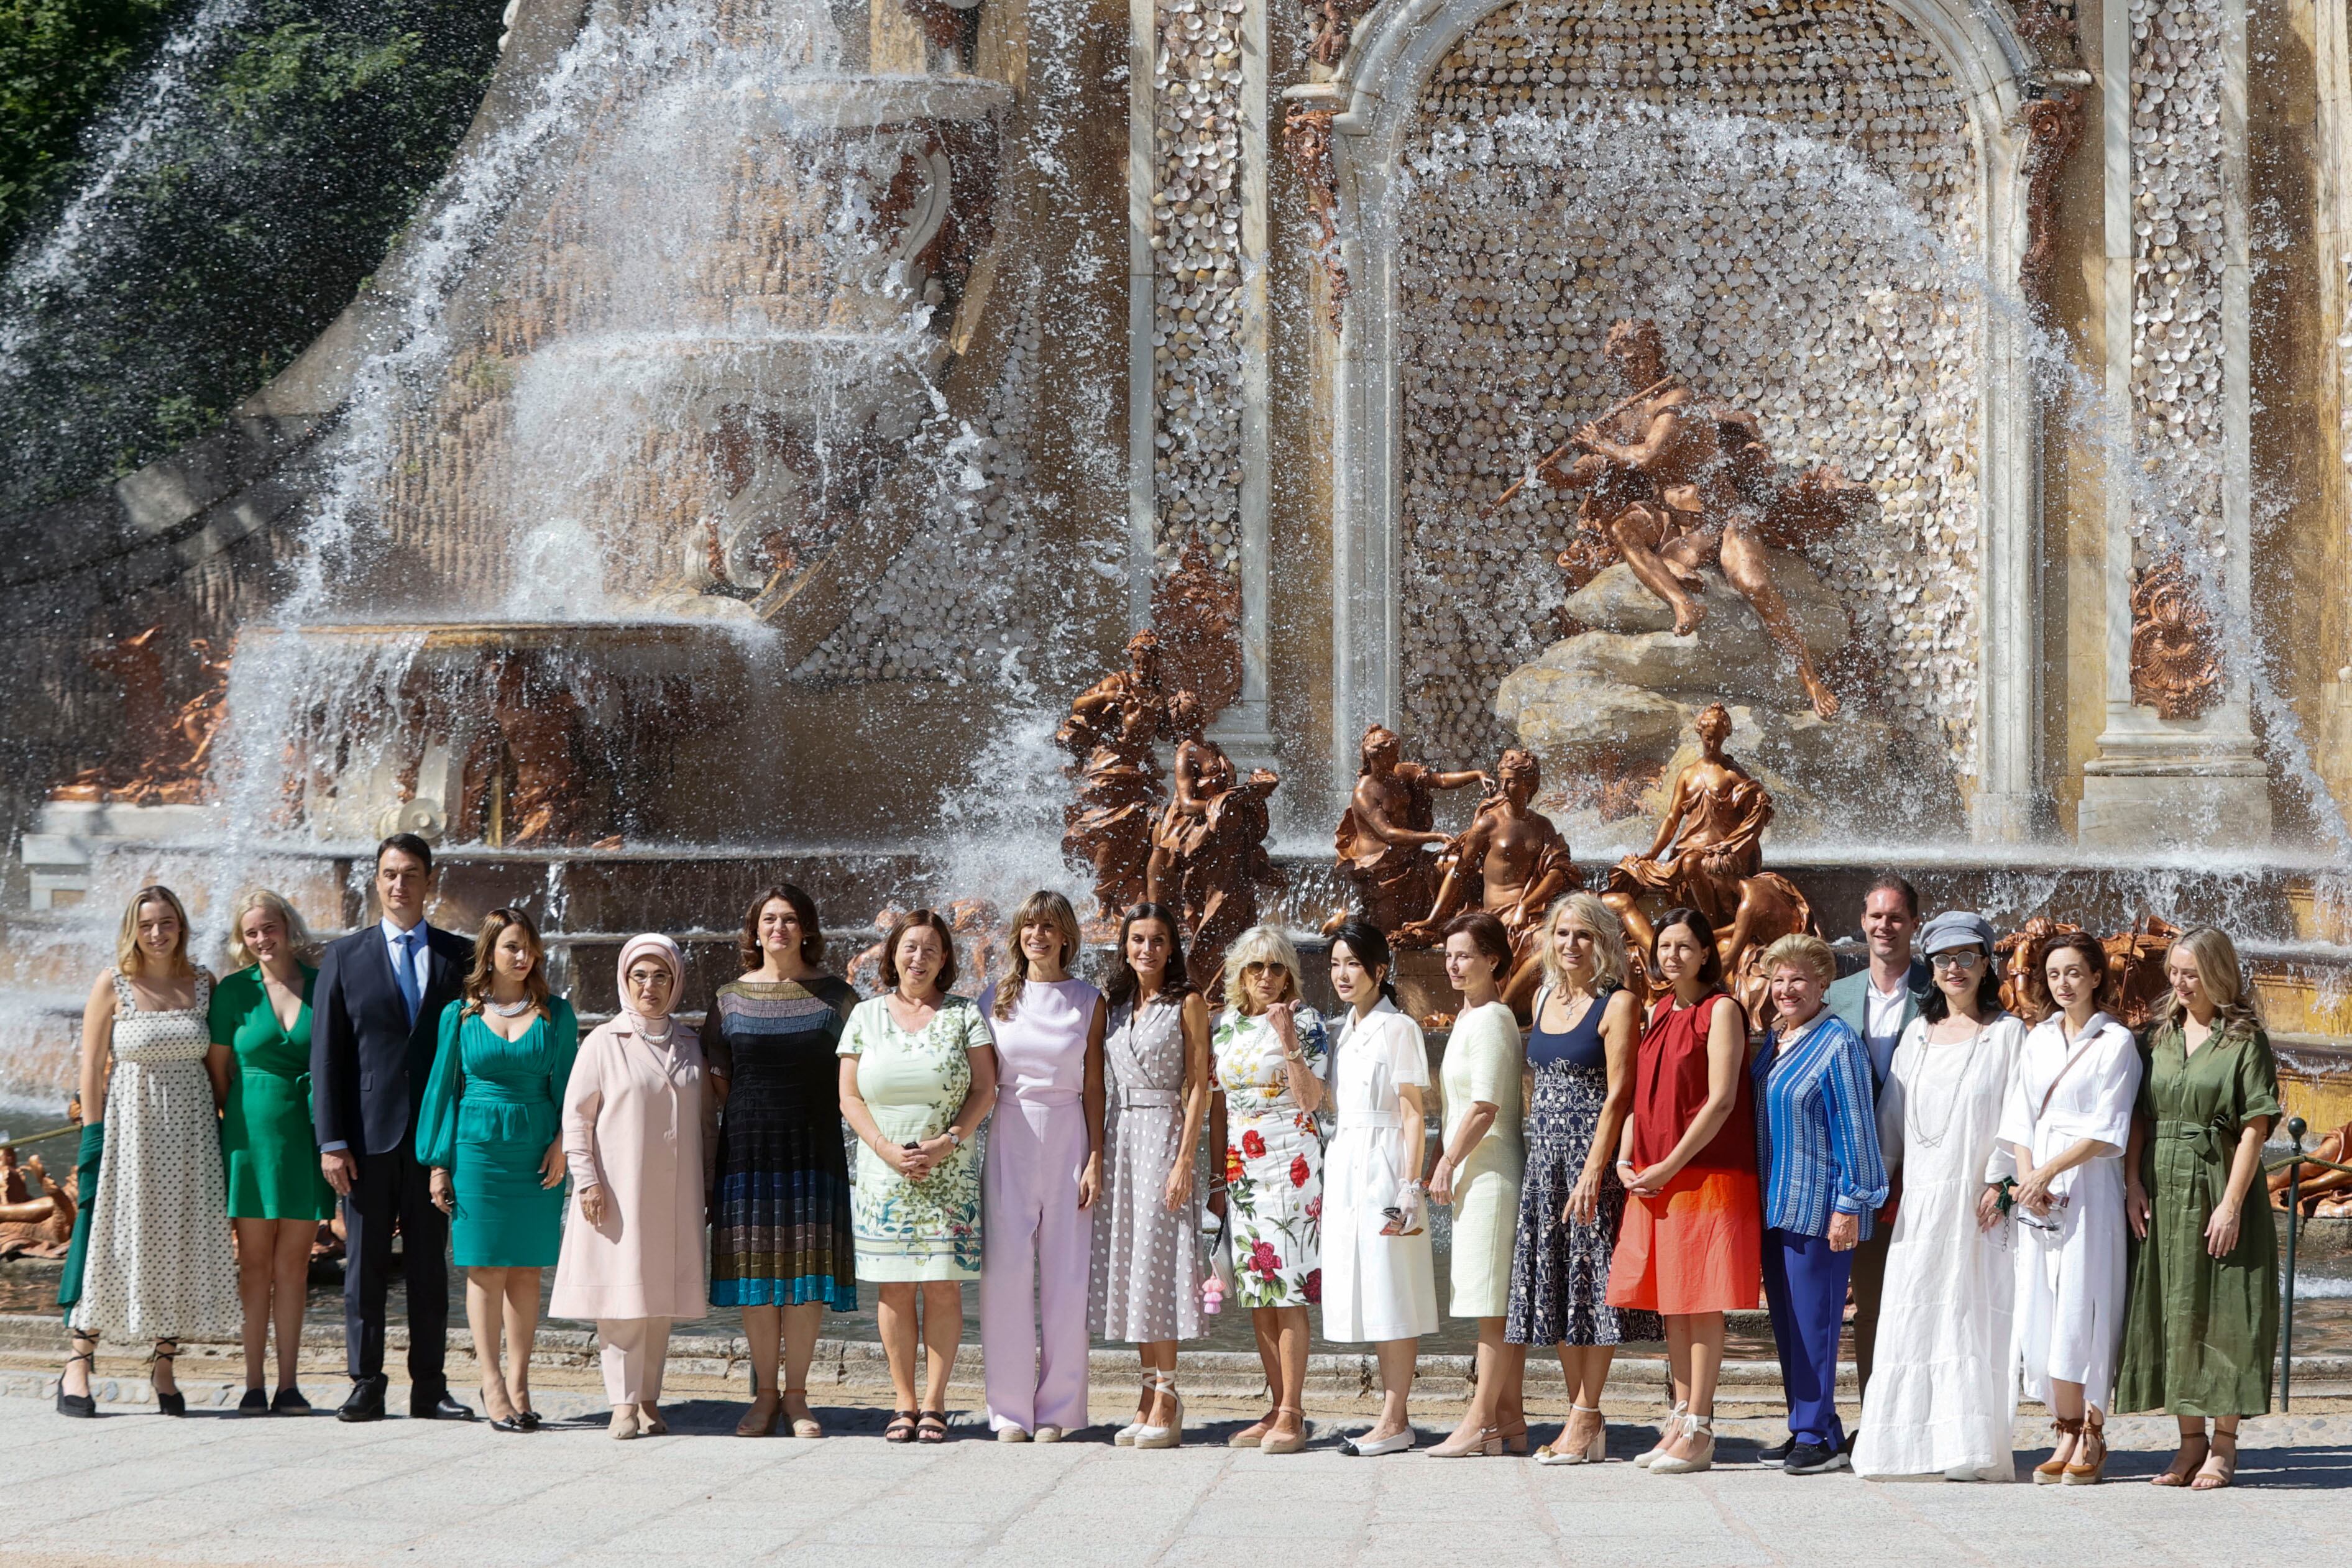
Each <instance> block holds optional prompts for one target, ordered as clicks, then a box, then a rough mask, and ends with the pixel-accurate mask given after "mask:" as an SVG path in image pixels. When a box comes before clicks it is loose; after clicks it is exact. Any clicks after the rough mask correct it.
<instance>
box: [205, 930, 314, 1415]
mask: <svg viewBox="0 0 2352 1568" xmlns="http://www.w3.org/2000/svg"><path fill="white" fill-rule="evenodd" d="M228 956H229V962H230V964H231V965H232V966H233V967H235V969H236V973H234V974H232V975H230V976H229V977H227V978H226V979H224V980H222V981H221V983H220V984H219V985H218V986H216V987H215V988H214V990H213V999H212V1008H211V1011H210V1014H209V1017H210V1019H211V1025H212V1040H213V1044H214V1045H215V1046H218V1047H221V1048H223V1049H225V1050H226V1051H228V1053H229V1056H230V1058H231V1061H232V1062H233V1064H234V1065H233V1066H232V1067H231V1069H230V1075H229V1088H228V1098H227V1100H226V1102H225V1103H223V1105H222V1107H221V1156H222V1163H223V1165H224V1166H226V1171H227V1176H228V1216H229V1223H230V1224H231V1225H232V1226H234V1227H235V1228H236V1293H237V1298H238V1300H239V1301H241V1302H242V1303H243V1305H244V1308H245V1398H244V1400H243V1401H242V1402H240V1403H239V1404H238V1406H237V1407H236V1413H237V1414H238V1415H240V1416H268V1415H272V1414H275V1415H280V1416H299V1415H302V1414H304V1413H305V1412H307V1411H308V1410H309V1409H310V1402H309V1401H308V1400H306V1399H304V1398H303V1397H302V1391H301V1390H300V1389H299V1388H298V1387H296V1386H295V1372H296V1367H297V1366H298V1364H299V1361H300V1357H301V1353H302V1304H303V1298H304V1296H305V1295H306V1294H307V1293H308V1291H309V1288H310V1247H311V1244H312V1243H313V1242H314V1241H316V1240H317V1239H318V1235H319V1221H320V1220H322V1219H327V1218H332V1217H333V1215H334V1212H335V1192H334V1189H333V1188H332V1187H331V1186H328V1185H327V1178H326V1177H325V1176H321V1175H320V1173H319V1146H318V1143H317V1141H316V1139H315V1137H314V1135H313V1134H312V1133H311V1131H310V983H311V982H312V981H313V980H316V979H317V978H318V977H319V971H318V970H317V969H316V968H315V967H312V966H311V965H310V963H308V962H306V961H305V960H307V959H311V958H315V957H317V956H318V945H317V944H316V943H314V942H313V941H312V940H311V939H310V930H309V928H308V927H306V926H305V925H303V924H302V917H301V916H300V915H297V914H295V913H294V909H293V906H292V905H291V904H288V903H287V902H286V900H285V899H283V898H281V897H279V896H278V894H274V893H271V892H269V891H268V889H266V888H257V889H255V890H254V891H253V892H250V893H248V894H246V895H245V896H244V897H242V898H240V899H238V900H237V904H236V911H235V913H234V914H233V915H231V916H230V919H229V939H228ZM273 1323H274V1324H275V1325H276V1326H277V1329H278V1396H277V1397H276V1398H275V1399H272V1398H270V1397H269V1396H268V1395H267V1394H265V1393H264V1392H263V1391H262V1386H261V1382H262V1362H263V1359H264V1356H265V1354H266V1353H267V1351H268V1336H269V1330H270V1327H271V1325H272V1324H273Z"/></svg>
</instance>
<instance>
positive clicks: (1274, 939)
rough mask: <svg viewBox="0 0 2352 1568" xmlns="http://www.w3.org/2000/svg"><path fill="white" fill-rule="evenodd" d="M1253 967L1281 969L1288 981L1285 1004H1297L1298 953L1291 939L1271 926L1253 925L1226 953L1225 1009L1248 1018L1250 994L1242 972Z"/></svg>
mask: <svg viewBox="0 0 2352 1568" xmlns="http://www.w3.org/2000/svg"><path fill="white" fill-rule="evenodd" d="M1252 964H1265V965H1268V966H1271V967H1276V968H1278V969H1280V970H1281V971H1282V972H1283V973H1284V974H1285V975H1286V976H1288V977H1289V978H1288V979H1287V980H1286V982H1285V983H1284V985H1283V988H1282V997H1281V999H1282V1000H1283V1001H1286V1002H1287V1001H1295V1000H1297V997H1298V949H1297V948H1296V947H1294V946H1291V945H1290V938H1289V937H1287V936H1284V935H1283V934H1282V933H1281V932H1279V931H1277V930H1276V929H1275V928H1274V927H1273V926H1271V925H1253V926H1251V927H1250V928H1249V929H1248V930H1246V931H1244V932H1243V933H1242V934H1241V935H1240V936H1236V937H1234V945H1233V946H1230V947H1228V948H1226V949H1225V1005H1226V1006H1227V1007H1230V1008H1232V1009H1234V1010H1235V1011H1236V1012H1239V1013H1240V1014H1242V1015H1243V1016H1244V1017H1245V1018H1246V1017H1248V1016H1249V991H1248V989H1247V988H1245V987H1244V986H1243V984H1242V971H1243V970H1244V969H1246V968H1248V967H1250V966H1251V965H1252Z"/></svg>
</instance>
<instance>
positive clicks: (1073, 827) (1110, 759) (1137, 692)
mask: <svg viewBox="0 0 2352 1568" xmlns="http://www.w3.org/2000/svg"><path fill="white" fill-rule="evenodd" d="M1127 653H1128V668H1126V669H1125V670H1120V671H1115V672H1114V673H1112V674H1108V675H1105V676H1104V677H1103V678H1102V679H1101V680H1099V681H1097V682H1096V683H1095V684H1094V685H1092V686H1091V687H1089V688H1087V691H1086V692H1084V693H1083V694H1081V695H1079V697H1078V699H1077V700H1076V702H1074V703H1072V704H1071V705H1070V716H1069V717H1067V718H1066V719H1064V720H1063V721H1062V726H1061V728H1060V729H1058V730H1056V731H1055V735H1054V738H1055V741H1056V742H1057V743H1058V744H1059V745H1060V746H1061V747H1063V748H1064V749H1065V750H1066V751H1068V752H1069V753H1071V755H1072V757H1073V758H1076V762H1075V765H1074V767H1073V768H1072V772H1073V774H1074V775H1075V777H1076V779H1077V780H1078V794H1077V799H1076V800H1073V801H1072V802H1070V804H1069V805H1068V806H1067V807H1066V808H1065V809H1064V811H1063V831H1062V857H1063V859H1064V860H1065V861H1066V862H1068V863H1069V864H1070V866H1071V867H1072V868H1073V869H1076V868H1079V867H1084V868H1087V869H1088V870H1090V871H1092V872H1093V873H1094V879H1095V902H1096V903H1097V905H1099V907H1100V910H1101V913H1102V914H1103V915H1104V916H1105V917H1111V918H1115V917H1116V916H1117V915H1118V913H1119V912H1120V911H1122V910H1124V909H1126V908H1127V907H1128V906H1129V905H1130V904H1134V903H1135V902H1137V901H1138V900H1139V899H1140V898H1141V897H1142V896H1143V889H1144V879H1145V862H1147V861H1149V860H1150V855H1151V842H1152V823H1151V817H1152V812H1153V810H1155V809H1156V808H1157V807H1158V806H1159V804H1160V763H1159V761H1158V759H1157V758H1155V757H1154V756H1153V755H1152V750H1151V748H1152V744H1153V742H1154V741H1156V740H1158V739H1159V737H1160V733H1161V732H1162V730H1163V729H1165V728H1166V727H1167V725H1168V704H1167V700H1166V698H1165V697H1164V696H1163V695H1162V694H1161V692H1160V640H1159V639H1158V638H1156V637H1154V636H1153V635H1152V634H1151V633H1150V632H1137V633H1136V634H1135V635H1134V636H1133V637H1132V638H1130V639H1129V641H1128V644H1127Z"/></svg>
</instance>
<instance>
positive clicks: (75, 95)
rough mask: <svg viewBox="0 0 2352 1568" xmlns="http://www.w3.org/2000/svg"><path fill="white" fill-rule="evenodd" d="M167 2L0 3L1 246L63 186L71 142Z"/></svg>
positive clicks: (73, 159) (74, 159) (142, 45)
mask: <svg viewBox="0 0 2352 1568" xmlns="http://www.w3.org/2000/svg"><path fill="white" fill-rule="evenodd" d="M173 3H174V0H0V250H5V248H6V247H7V246H9V245H10V244H11V243H12V242H14V241H15V239H16V236H17V234H18V232H19V231H20V230H21V229H22V228H23V227H24V226H25V225H26V222H27V221H28V220H29V219H30V218H31V217H32V216H33V214H35V213H36V212H37V211H38V210H39V209H41V208H42V207H43V206H45V205H47V204H48V203H49V201H50V200H51V198H52V197H53V194H54V193H55V192H56V191H57V189H58V186H59V185H60V184H63V183H68V182H70V181H71V179H72V178H73V176H74V174H75V173H76V172H79V168H80V166H81V161H80V159H79V157H78V156H77V152H78V149H77V147H76V145H75V143H76V140H77V138H78V136H79V133H80V132H81V131H82V130H83V128H84V127H85V126H86V125H87V124H89V121H90V120H92V119H94V118H95V117H96V116H97V115H98V113H99V112H100V110H102V109H103V108H104V107H105V106H106V103H107V99H108V98H109V95H110V94H111V93H112V92H113V91H114V90H115V89H116V88H117V86H118V85H119V84H120V82H121V78H122V74H123V72H124V70H125V69H126V68H129V67H131V66H132V65H134V64H136V63H137V62H138V60H139V59H140V58H141V57H142V56H143V55H145V54H146V53H147V52H148V51H149V49H150V48H152V47H153V45H154V42H155V38H156V35H157V34H158V33H160V32H161V31H162V30H163V24H164V22H165V21H166V20H167V19H168V17H169V16H170V14H171V12H172V10H173Z"/></svg>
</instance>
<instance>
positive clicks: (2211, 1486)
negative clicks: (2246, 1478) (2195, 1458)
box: [2189, 1431, 2238, 1491]
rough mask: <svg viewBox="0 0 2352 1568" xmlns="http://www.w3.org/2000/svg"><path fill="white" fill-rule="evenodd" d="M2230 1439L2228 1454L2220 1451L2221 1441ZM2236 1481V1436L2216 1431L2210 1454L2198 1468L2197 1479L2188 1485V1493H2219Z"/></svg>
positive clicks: (2231, 1433)
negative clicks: (2225, 1438)
mask: <svg viewBox="0 0 2352 1568" xmlns="http://www.w3.org/2000/svg"><path fill="white" fill-rule="evenodd" d="M2224 1437H2227V1438H2229V1439H2230V1448H2229V1452H2227V1453H2224V1452H2222V1451H2221V1439H2222V1438H2224ZM2236 1479H2238V1435H2237V1434H2236V1433H2235V1432H2221V1431H2217V1432H2215V1433H2214V1434H2213V1438H2212V1452H2211V1453H2210V1454H2208V1455H2207V1456H2206V1457H2205V1463H2204V1464H2203V1465H2201V1466H2200V1467H2199V1469H2198V1471H2197V1479H2195V1480H2193V1481H2190V1482H2189V1490H2190V1491H2220V1490H2221V1489H2222V1488H2223V1487H2226V1486H2228V1485H2230V1484H2231V1483H2232V1482H2233V1481H2235V1480H2236Z"/></svg>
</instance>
